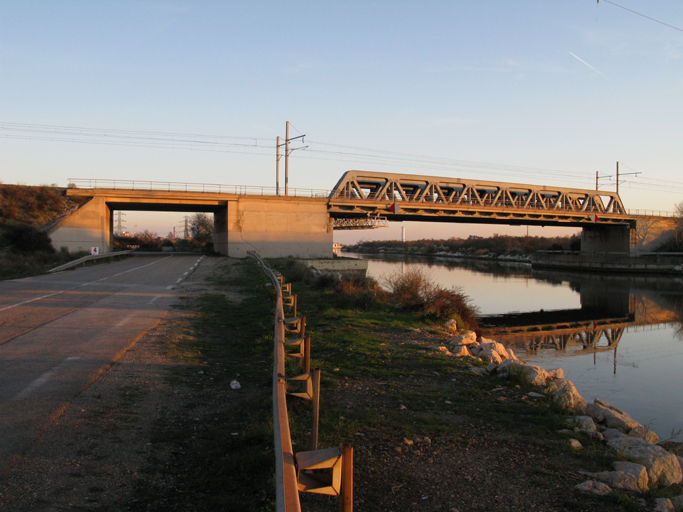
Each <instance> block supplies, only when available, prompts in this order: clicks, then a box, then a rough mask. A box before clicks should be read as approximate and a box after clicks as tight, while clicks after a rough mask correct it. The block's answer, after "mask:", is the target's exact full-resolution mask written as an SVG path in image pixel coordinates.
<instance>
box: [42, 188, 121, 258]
mask: <svg viewBox="0 0 683 512" xmlns="http://www.w3.org/2000/svg"><path fill="white" fill-rule="evenodd" d="M112 222H113V219H112V215H111V211H110V210H109V207H108V206H107V203H106V201H105V198H104V197H93V198H92V199H91V200H90V201H88V202H87V203H85V204H84V205H83V206H81V207H80V208H79V209H78V210H76V211H75V212H74V213H72V214H71V215H69V216H68V217H67V218H65V219H64V220H62V221H61V222H60V223H59V224H57V225H56V226H55V227H54V228H52V229H51V230H50V231H49V232H48V234H49V235H50V238H51V239H52V245H53V246H54V247H55V248H56V249H59V248H61V247H66V248H68V249H69V251H72V252H73V251H88V252H89V251H90V248H91V247H98V248H99V251H100V253H105V252H111V250H112V231H113V230H112Z"/></svg>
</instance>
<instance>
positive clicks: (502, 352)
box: [479, 338, 510, 362]
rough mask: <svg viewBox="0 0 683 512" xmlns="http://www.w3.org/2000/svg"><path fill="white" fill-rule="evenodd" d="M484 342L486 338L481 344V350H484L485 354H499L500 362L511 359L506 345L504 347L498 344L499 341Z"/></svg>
mask: <svg viewBox="0 0 683 512" xmlns="http://www.w3.org/2000/svg"><path fill="white" fill-rule="evenodd" d="M484 340H486V338H482V339H481V341H480V343H479V348H481V349H482V351H483V353H485V354H488V353H490V354H498V356H499V357H500V361H499V362H502V361H505V360H506V359H510V354H508V351H507V349H506V348H505V345H503V344H502V343H498V342H497V341H489V340H486V341H484ZM492 359H493V358H492Z"/></svg>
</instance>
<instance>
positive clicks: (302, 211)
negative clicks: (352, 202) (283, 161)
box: [214, 196, 333, 258]
mask: <svg viewBox="0 0 683 512" xmlns="http://www.w3.org/2000/svg"><path fill="white" fill-rule="evenodd" d="M223 222H225V225H227V232H226V231H224V230H223V227H222V226H223ZM214 223H215V226H216V228H219V227H220V229H221V232H220V233H218V232H217V233H216V235H215V238H214V248H215V250H216V251H217V252H219V253H221V254H223V255H227V256H230V257H232V258H244V257H246V256H247V252H248V251H257V252H258V253H259V254H260V255H261V256H263V257H265V258H276V257H286V256H294V257H297V258H331V257H332V243H333V240H332V220H331V219H330V216H329V214H328V212H327V204H326V202H323V201H319V200H314V199H305V198H296V197H282V196H280V197H269V196H261V197H248V196H242V197H239V198H237V199H235V200H229V201H228V206H227V212H226V214H225V215H224V214H223V212H219V213H217V214H216V216H215V220H214Z"/></svg>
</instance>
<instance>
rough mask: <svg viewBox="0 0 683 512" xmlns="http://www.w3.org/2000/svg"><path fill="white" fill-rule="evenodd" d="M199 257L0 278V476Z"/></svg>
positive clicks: (159, 310)
mask: <svg viewBox="0 0 683 512" xmlns="http://www.w3.org/2000/svg"><path fill="white" fill-rule="evenodd" d="M201 264H202V258H201V257H199V256H158V257H157V256H152V257H136V258H130V259H127V260H124V261H119V262H116V263H111V264H105V265H99V266H95V267H88V268H83V269H78V270H75V271H66V272H61V273H59V274H56V275H49V276H39V277H32V278H27V279H19V280H14V281H0V476H1V475H2V474H3V473H5V471H7V470H8V469H9V467H11V464H12V462H13V461H14V460H16V459H17V458H18V457H20V456H21V454H22V453H23V452H24V451H25V450H26V449H27V448H28V447H30V445H31V442H32V440H33V439H35V438H36V436H38V435H40V432H42V431H43V430H44V429H45V428H47V427H48V426H49V425H50V423H51V422H52V421H54V420H55V419H56V418H57V417H58V416H59V415H60V414H61V412H62V411H63V410H64V409H65V408H66V407H67V406H68V405H69V403H70V402H71V400H73V398H74V397H75V396H77V395H78V394H79V393H80V392H81V391H82V390H84V389H85V388H87V387H88V386H89V385H90V384H91V383H92V382H93V381H94V380H96V379H97V377H98V376H99V375H100V374H101V373H102V372H103V371H106V369H107V368H108V367H109V365H110V364H111V363H112V362H114V361H116V359H118V357H120V355H121V354H123V352H125V351H126V349H127V348H128V347H130V346H131V345H132V344H134V343H135V342H136V341H137V340H138V339H139V338H140V337H141V336H142V335H143V334H144V333H145V332H147V331H148V330H149V329H151V328H152V327H154V326H155V325H156V324H157V323H158V322H159V320H160V319H161V318H162V317H163V316H164V315H165V314H166V312H167V311H168V309H169V308H170V306H171V305H172V304H173V302H174V301H175V300H176V298H177V293H176V292H174V291H173V288H174V286H176V285H178V284H179V283H181V282H182V281H183V280H184V279H185V278H187V277H188V276H189V275H190V274H191V273H192V272H193V271H194V270H195V269H196V268H197V266H198V265H201Z"/></svg>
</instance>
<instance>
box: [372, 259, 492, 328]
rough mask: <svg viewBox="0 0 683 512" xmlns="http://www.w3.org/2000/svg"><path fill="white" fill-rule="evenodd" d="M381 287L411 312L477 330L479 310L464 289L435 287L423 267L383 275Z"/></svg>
mask: <svg viewBox="0 0 683 512" xmlns="http://www.w3.org/2000/svg"><path fill="white" fill-rule="evenodd" d="M382 284H383V286H384V288H386V289H387V290H388V292H389V297H390V299H392V300H393V301H395V302H397V303H398V304H400V305H401V306H402V307H403V308H405V309H407V310H409V311H416V312H418V313H420V314H422V315H423V316H424V317H426V318H429V319H432V320H437V319H445V318H453V319H455V320H456V321H458V320H459V321H460V322H459V324H460V323H462V325H461V327H467V328H469V329H472V330H475V329H476V328H477V327H478V322H477V317H478V314H479V311H478V309H477V308H476V307H475V306H473V305H472V304H471V301H470V298H469V297H468V296H467V295H465V294H464V293H463V292H462V289H460V288H458V287H454V288H451V289H446V288H442V287H440V286H438V285H436V284H434V283H433V282H432V280H431V278H430V276H429V275H428V274H427V273H426V272H425V271H424V270H423V269H421V268H418V267H409V268H408V270H406V271H405V272H399V271H396V272H394V273H392V274H389V275H387V276H383V278H382Z"/></svg>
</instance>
